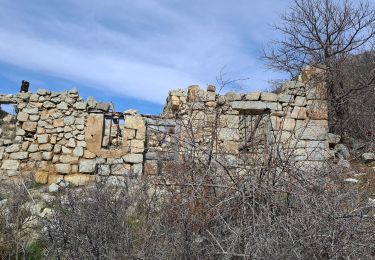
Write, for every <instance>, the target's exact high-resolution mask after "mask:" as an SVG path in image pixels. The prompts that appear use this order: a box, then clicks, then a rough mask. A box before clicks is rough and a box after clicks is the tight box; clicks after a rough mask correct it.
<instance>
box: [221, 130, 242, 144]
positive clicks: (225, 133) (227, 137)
mask: <svg viewBox="0 0 375 260" xmlns="http://www.w3.org/2000/svg"><path fill="white" fill-rule="evenodd" d="M218 139H219V140H223V141H239V140H240V135H239V132H238V130H237V129H230V128H220V129H218Z"/></svg>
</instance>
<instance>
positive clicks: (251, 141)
mask: <svg viewBox="0 0 375 260" xmlns="http://www.w3.org/2000/svg"><path fill="white" fill-rule="evenodd" d="M314 73H315V72H314ZM314 73H313V72H311V71H309V70H306V71H304V73H303V74H302V75H301V76H300V77H299V78H298V79H296V80H295V81H290V82H287V83H285V84H284V86H283V89H282V92H281V93H280V94H275V93H259V92H250V93H244V94H240V93H236V92H228V93H226V94H225V95H220V94H219V93H216V92H215V91H216V90H215V87H214V86H208V88H207V90H203V89H201V88H200V87H199V86H190V87H189V88H188V89H187V90H181V89H180V90H174V91H170V93H169V95H168V97H167V102H166V105H165V107H164V110H163V113H162V115H161V116H146V115H140V114H138V113H137V112H136V111H134V110H128V111H126V112H124V113H121V112H116V111H114V107H113V105H112V104H111V103H98V102H96V101H95V100H94V99H93V98H91V97H90V98H88V99H87V100H83V99H82V98H81V97H80V96H79V95H78V91H77V90H76V89H72V90H71V91H69V92H50V91H47V90H43V89H40V90H38V91H37V93H18V94H13V95H12V94H10V95H6V94H0V104H14V105H15V106H16V109H17V115H16V118H11V117H7V118H5V119H4V120H3V121H6V122H4V124H3V126H4V125H7V128H6V129H3V128H4V127H2V128H1V129H2V130H1V131H0V177H1V178H2V179H6V178H18V177H19V176H22V174H24V173H29V172H33V173H34V177H35V179H36V181H37V182H39V183H54V182H56V181H57V180H65V181H66V182H71V183H73V184H76V185H81V184H85V183H87V182H89V181H90V180H91V179H93V178H94V177H98V176H99V177H100V176H110V177H109V178H123V176H139V175H141V174H161V173H162V172H163V167H164V165H165V164H166V163H167V162H171V161H172V162H176V161H177V160H179V155H180V154H184V153H186V151H191V150H194V153H197V154H199V153H202V156H205V155H204V152H205V151H206V150H207V147H212V149H213V151H214V153H216V154H225V155H231V156H235V157H236V156H237V157H238V156H241V155H243V154H246V155H247V156H250V155H251V156H257V158H260V159H266V158H267V157H268V156H270V155H272V154H278V155H280V154H281V155H282V156H285V157H290V158H292V160H293V161H294V162H296V163H299V162H301V163H306V162H307V163H309V164H310V165H311V164H314V163H315V164H316V163H320V162H323V161H325V160H326V159H327V158H329V157H330V156H331V151H330V150H329V147H328V141H327V133H328V121H327V120H328V116H327V101H326V93H325V89H324V87H323V86H321V85H318V84H313V85H312V86H310V85H311V84H308V83H307V82H309V81H308V80H309V79H310V78H311V75H313V74H314ZM275 144H277V145H275ZM275 147H277V148H275Z"/></svg>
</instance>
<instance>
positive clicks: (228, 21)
mask: <svg viewBox="0 0 375 260" xmlns="http://www.w3.org/2000/svg"><path fill="white" fill-rule="evenodd" d="M251 2H253V1H242V0H241V1H236V3H235V4H233V2H232V1H224V0H223V1H217V2H215V5H213V4H212V1H203V0H202V1H189V2H188V3H187V2H185V3H184V4H181V2H180V1H179V3H180V4H179V5H177V4H174V3H175V2H173V1H151V0H148V1H108V2H107V1H106V2H104V1H96V0H95V1H87V0H84V1H74V2H73V1H65V2H64V3H59V4H55V5H40V6H38V5H32V4H30V3H25V4H24V5H22V4H19V5H17V4H15V2H10V1H5V3H4V5H3V7H2V9H1V10H0V16H1V18H0V24H1V25H0V61H2V62H6V63H9V64H12V65H16V66H19V67H22V68H25V69H29V70H33V71H37V72H39V73H46V74H49V75H53V76H59V77H62V78H66V79H71V80H74V81H75V82H81V83H82V84H85V85H91V86H93V88H103V87H105V88H106V89H108V91H111V92H113V93H118V94H120V95H127V96H131V97H136V98H141V99H145V100H149V101H153V102H158V103H162V102H164V99H165V96H166V94H167V91H168V90H169V89H171V88H177V87H186V86H188V85H190V84H196V83H198V84H202V85H204V84H206V83H213V80H214V78H215V76H216V75H217V74H218V73H219V71H220V69H221V68H222V67H223V66H225V65H226V67H227V68H228V70H229V71H232V72H233V73H232V75H231V76H232V77H244V76H246V77H250V78H251V81H250V82H252V86H251V87H250V88H264V86H265V85H266V83H265V81H266V79H268V78H270V77H271V75H270V74H269V72H268V74H266V73H265V71H264V69H263V68H262V67H261V63H260V61H259V60H258V59H257V58H258V57H257V55H258V54H259V51H260V47H261V45H260V44H261V43H262V42H264V41H265V40H267V39H268V38H269V35H270V31H269V30H268V29H269V27H268V25H269V23H270V22H272V21H273V20H275V11H276V10H277V8H280V6H282V4H280V1H266V2H265V3H263V4H259V3H258V4H255V3H251ZM272 2H273V3H272ZM56 5H61V6H56ZM54 7H55V8H54ZM56 7H57V8H56ZM56 10H57V11H56ZM59 11H61V12H59ZM267 17H270V18H269V19H267V21H264V20H265V18H267ZM267 30H268V31H267ZM255 86H258V87H255Z"/></svg>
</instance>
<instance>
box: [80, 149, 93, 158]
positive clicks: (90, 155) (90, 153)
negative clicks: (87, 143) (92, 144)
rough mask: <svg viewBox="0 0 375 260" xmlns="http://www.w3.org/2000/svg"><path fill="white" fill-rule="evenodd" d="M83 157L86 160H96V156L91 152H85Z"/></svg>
mask: <svg viewBox="0 0 375 260" xmlns="http://www.w3.org/2000/svg"><path fill="white" fill-rule="evenodd" d="M83 157H84V158H86V159H94V158H95V157H96V155H95V154H94V153H92V152H90V151H87V150H85V151H84V153H83Z"/></svg>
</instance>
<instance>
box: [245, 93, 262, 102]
mask: <svg viewBox="0 0 375 260" xmlns="http://www.w3.org/2000/svg"><path fill="white" fill-rule="evenodd" d="M259 99H260V92H249V93H247V94H246V95H245V100H251V101H252V100H254V101H255V100H259Z"/></svg>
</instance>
